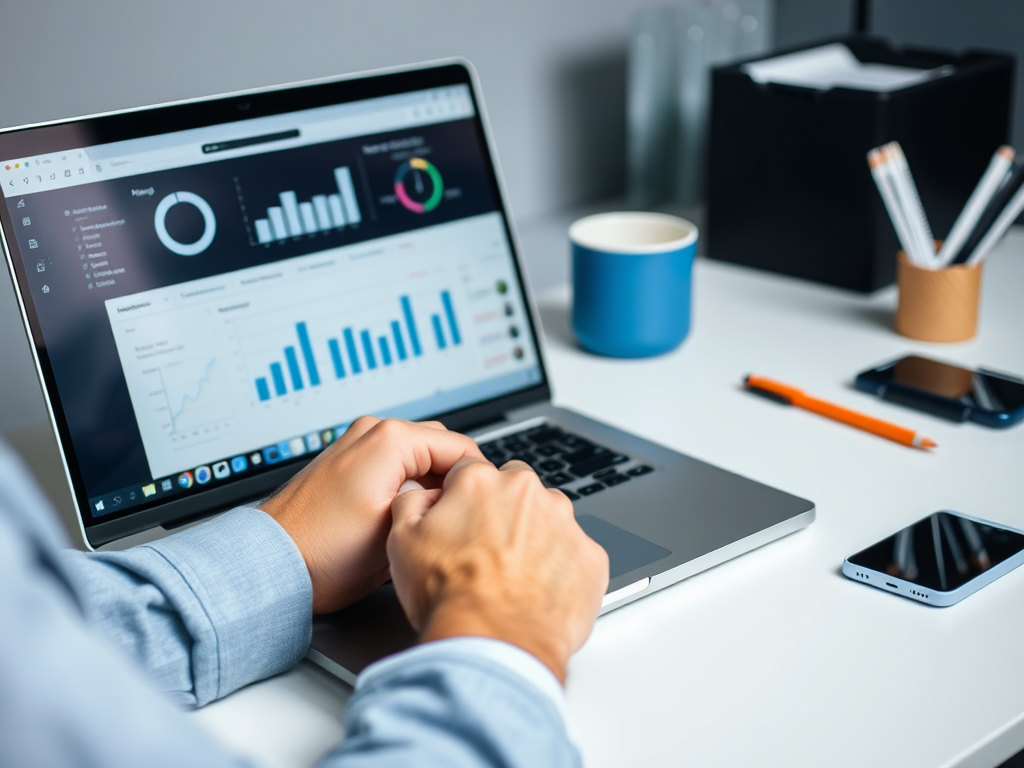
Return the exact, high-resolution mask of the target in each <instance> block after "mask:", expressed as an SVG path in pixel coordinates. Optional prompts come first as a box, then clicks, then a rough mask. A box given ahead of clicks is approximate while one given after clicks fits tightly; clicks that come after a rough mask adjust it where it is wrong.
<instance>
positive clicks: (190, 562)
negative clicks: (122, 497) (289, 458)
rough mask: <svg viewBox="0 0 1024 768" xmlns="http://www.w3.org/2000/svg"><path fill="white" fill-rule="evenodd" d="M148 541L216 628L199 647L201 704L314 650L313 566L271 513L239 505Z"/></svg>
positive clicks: (196, 670)
mask: <svg viewBox="0 0 1024 768" xmlns="http://www.w3.org/2000/svg"><path fill="white" fill-rule="evenodd" d="M144 547H145V548H147V549H151V550H154V551H155V552H156V553H158V554H159V555H160V556H162V558H163V559H164V560H166V561H167V562H168V563H169V564H170V565H171V566H172V567H173V568H174V569H175V570H176V571H177V572H178V573H179V574H180V576H181V578H182V579H184V581H185V582H186V583H187V585H188V587H189V589H190V590H191V592H192V593H193V594H194V595H195V597H196V599H197V600H198V602H199V604H200V605H201V609H202V613H203V614H204V616H205V621H208V623H209V627H210V629H211V630H212V632H211V634H212V637H210V638H206V637H203V635H205V634H206V633H205V632H201V633H199V635H200V637H199V638H197V639H198V640H199V642H197V643H196V646H194V648H193V665H194V669H193V674H194V677H195V680H196V688H197V690H196V696H197V699H198V703H199V704H203V703H205V702H207V701H211V700H213V699H217V698H220V697H221V696H225V695H227V694H228V693H230V692H232V691H234V690H236V689H238V688H241V687H242V686H244V685H248V684H249V683H251V682H254V681H256V680H261V679H263V678H265V677H269V676H271V675H274V674H278V673H279V672H283V671H285V670H287V669H290V668H291V667H292V666H294V665H295V664H296V663H297V662H298V660H299V659H301V658H302V657H303V655H304V654H305V653H306V651H307V650H308V648H309V641H310V637H311V635H312V622H313V586H312V583H311V582H310V579H309V571H308V569H307V568H306V563H305V561H304V560H303V559H302V555H301V553H300V552H299V550H298V547H296V546H295V542H294V541H292V539H291V537H290V536H288V534H287V533H286V532H285V531H284V529H283V528H281V526H280V525H278V523H277V521H276V520H274V519H273V518H272V517H270V515H268V514H267V513H266V512H263V511H262V510H260V509H256V508H254V507H239V508H237V509H233V510H231V511H230V512H226V513H224V514H223V515H220V516H219V517H217V518H214V519H213V520H211V521H209V522H207V523H204V524H202V525H199V526H196V527H195V528H190V529H188V530H185V531H181V532H180V533H176V534H174V535H173V536H168V537H166V538H164V539H161V540H159V541H156V542H153V543H151V544H146V545H144ZM200 623H205V622H200ZM204 641H205V642H204ZM207 681H208V682H207ZM204 683H207V684H205V685H204ZM204 689H205V690H204Z"/></svg>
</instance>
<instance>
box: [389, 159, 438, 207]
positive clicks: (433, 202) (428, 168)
mask: <svg viewBox="0 0 1024 768" xmlns="http://www.w3.org/2000/svg"><path fill="white" fill-rule="evenodd" d="M413 169H415V170H418V171H423V172H424V173H426V174H427V176H428V177H429V178H430V183H431V185H432V186H433V187H434V190H433V191H432V192H431V193H430V197H428V198H427V199H426V201H424V202H422V203H418V202H416V201H415V200H413V199H412V197H410V196H409V193H408V192H407V191H406V189H405V177H406V176H407V175H408V174H409V172H410V171H412V170H413ZM395 195H396V196H397V197H398V202H400V203H401V204H402V205H403V206H405V207H406V208H408V209H409V210H410V211H412V212H413V213H428V212H429V211H432V210H434V209H435V208H437V206H438V205H440V203H441V197H442V195H444V182H442V181H441V173H440V172H439V171H438V170H437V168H435V167H434V166H433V165H431V164H430V163H428V162H427V161H426V160H424V159H423V158H422V157H412V158H410V159H409V160H407V161H406V162H404V163H402V164H401V165H400V166H399V168H398V173H396V174H395Z"/></svg>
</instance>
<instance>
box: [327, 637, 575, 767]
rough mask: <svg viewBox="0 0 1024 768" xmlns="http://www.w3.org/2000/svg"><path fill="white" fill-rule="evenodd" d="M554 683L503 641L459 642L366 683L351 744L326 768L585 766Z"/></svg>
mask: <svg viewBox="0 0 1024 768" xmlns="http://www.w3.org/2000/svg"><path fill="white" fill-rule="evenodd" d="M564 702H565V697H564V694H563V692H562V689H561V686H560V685H559V683H558V681H557V680H556V679H555V677H554V675H552V674H551V672H550V671H549V670H548V669H547V668H546V667H545V666H543V665H542V664H541V663H540V662H539V661H538V660H537V659H535V658H534V657H533V656H530V655H529V654H527V653H526V652H525V651H522V650H520V649H519V648H516V647H514V646H511V645H508V644H506V643H501V642H499V641H497V640H488V639H483V638H468V637H467V638H453V639H450V640H443V641H439V642H434V643H428V644H426V645H422V646H418V647H417V648H414V649H412V650H409V651H405V652H404V653H401V654H398V655H396V656H393V657H391V658H389V659H385V660H384V661H381V662H379V663H377V664H375V665H373V666H371V667H369V668H368V669H367V670H366V671H364V672H363V674H362V675H360V677H359V680H358V681H357V684H356V692H355V695H354V696H353V697H352V699H351V701H350V702H349V707H348V711H347V713H346V717H345V735H346V738H345V741H344V742H342V744H341V746H340V747H339V748H338V749H337V750H335V752H334V753H332V754H331V755H329V756H328V758H327V759H326V760H325V761H324V765H325V768H327V767H328V766H329V767H330V768H399V767H400V766H409V765H443V766H446V768H462V767H465V768H471V767H472V768H480V766H502V767H505V768H519V767H520V766H521V767H522V768H535V767H536V766H540V765H543V766H567V767H568V766H573V767H578V766H581V765H582V762H581V760H580V756H579V752H578V751H577V749H576V747H575V745H574V744H573V743H572V741H571V740H570V738H569V735H568V732H567V729H566V723H565V715H564V706H565V705H564Z"/></svg>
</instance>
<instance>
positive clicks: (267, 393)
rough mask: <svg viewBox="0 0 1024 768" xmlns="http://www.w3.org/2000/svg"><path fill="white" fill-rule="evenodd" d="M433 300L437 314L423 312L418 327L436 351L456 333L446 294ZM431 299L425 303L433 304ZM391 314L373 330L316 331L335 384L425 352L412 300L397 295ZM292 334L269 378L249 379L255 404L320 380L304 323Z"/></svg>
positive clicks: (453, 341)
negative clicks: (393, 314)
mask: <svg viewBox="0 0 1024 768" xmlns="http://www.w3.org/2000/svg"><path fill="white" fill-rule="evenodd" d="M428 299H429V297H428ZM437 299H439V300H440V307H441V311H440V312H433V313H430V314H424V315H423V316H422V317H423V320H422V321H421V322H422V323H423V327H425V326H426V325H429V326H430V328H431V330H430V331H427V332H426V333H427V337H428V338H430V335H431V334H432V335H433V339H434V345H433V346H434V348H435V349H436V351H438V352H440V351H442V350H445V349H449V348H450V347H456V346H459V345H461V344H462V334H461V332H460V330H459V321H458V318H457V316H456V311H455V305H454V303H453V302H452V297H451V294H450V293H449V292H448V291H440V293H439V294H437ZM437 299H435V300H432V301H430V303H432V304H434V306H437V304H436V303H435V301H437ZM395 310H396V314H398V315H400V316H399V317H397V318H395V319H392V320H389V321H387V322H386V323H384V324H382V325H381V327H380V328H377V329H374V328H368V327H362V328H357V327H353V326H351V325H348V326H344V327H342V328H335V329H324V328H322V327H321V328H319V330H320V333H321V334H322V335H320V336H318V337H317V338H319V339H320V340H321V342H322V343H321V345H320V347H319V351H320V353H321V354H322V355H323V357H322V358H321V360H322V361H330V365H329V366H328V365H327V364H326V363H324V364H323V370H324V371H325V372H326V371H333V372H334V378H335V380H341V379H346V378H349V377H354V376H359V375H360V374H362V373H364V372H369V371H376V370H379V369H386V368H390V367H392V366H395V365H398V364H401V363H403V362H407V361H410V360H413V359H415V358H417V357H422V356H423V355H424V354H425V353H427V352H429V351H430V350H424V347H423V344H422V343H421V337H420V327H421V322H418V321H417V319H416V318H417V314H416V311H415V308H414V306H413V302H412V299H411V298H410V297H409V296H400V297H399V298H398V302H397V306H396V307H395ZM321 325H322V324H321ZM324 331H326V333H324ZM294 333H295V337H294V338H295V343H291V344H287V345H285V346H284V347H283V348H281V352H280V354H281V358H280V359H278V360H276V361H274V362H272V363H270V364H269V366H268V368H267V369H268V371H269V376H257V377H255V379H254V380H253V385H254V386H255V389H256V396H257V398H258V399H259V401H260V402H267V401H269V400H272V399H273V398H275V397H284V396H285V395H288V394H292V393H296V392H302V391H303V390H305V389H307V388H313V387H319V386H320V385H321V384H322V382H323V380H322V378H321V364H320V362H318V360H317V351H318V347H317V345H316V344H315V343H314V339H313V336H312V335H311V332H310V327H309V325H308V324H307V322H306V321H305V320H302V321H299V322H297V323H295V324H294ZM428 343H429V342H428ZM286 374H287V375H286ZM328 376H329V374H328Z"/></svg>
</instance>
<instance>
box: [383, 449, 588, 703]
mask: <svg viewBox="0 0 1024 768" xmlns="http://www.w3.org/2000/svg"><path fill="white" fill-rule="evenodd" d="M391 509H392V515H393V518H394V522H393V524H392V528H391V533H390V535H389V537H388V543H387V549H388V558H389V560H390V562H391V576H392V579H393V580H394V583H395V590H396V592H397V593H398V599H399V600H400V601H401V603H402V607H403V608H404V609H405V613H406V616H408V618H409V621H410V622H411V623H412V625H413V627H415V628H416V629H417V630H418V631H420V632H421V639H422V640H423V641H424V642H429V641H432V640H441V639H443V638H448V637H459V636H466V635H472V636H482V637H493V638H495V639H498V640H504V641H505V642H508V643H511V644H513V645H516V646H518V647H520V648H522V649H523V650H525V651H527V652H528V653H531V654H533V655H534V656H535V657H536V658H538V659H539V660H540V661H541V662H543V663H544V664H545V665H547V667H548V668H549V669H550V670H551V671H552V672H553V673H554V674H555V676H556V677H558V679H559V680H560V681H562V683H563V684H564V682H565V675H566V667H567V665H568V662H569V657H570V656H572V654H574V653H575V652H576V651H578V650H579V649H580V648H581V647H582V646H583V643H585V642H586V640H587V638H588V637H589V636H590V632H591V630H592V629H593V625H594V620H595V619H596V618H597V614H598V611H599V610H600V608H601V599H602V597H603V596H604V593H605V590H606V589H607V588H608V555H607V554H606V553H605V551H604V549H602V548H601V546H600V545H599V544H597V543H596V542H595V541H594V540H593V539H591V538H590V537H589V536H587V535H586V534H585V533H584V532H583V529H582V528H580V526H579V524H578V523H577V522H576V519H575V518H574V517H573V512H572V503H571V502H570V501H569V499H568V498H567V497H566V496H565V494H563V493H561V492H560V491H556V490H550V489H547V488H545V487H544V486H543V485H542V484H541V482H540V479H539V478H538V477H537V475H536V473H535V472H534V471H533V470H532V469H530V468H529V467H528V466H527V465H526V464H523V463H522V462H519V461H511V462H509V463H508V464H506V465H505V466H503V467H502V468H501V469H500V470H498V469H495V468H494V467H493V466H492V465H491V464H490V463H489V462H488V461H486V460H485V459H482V458H474V457H467V458H463V459H461V460H459V461H458V462H457V463H456V464H455V466H453V467H452V469H451V470H450V471H449V472H448V473H447V475H446V476H445V480H444V486H443V489H437V490H409V491H406V492H404V493H400V494H399V495H398V496H397V497H396V498H395V500H394V502H393V503H392V507H391Z"/></svg>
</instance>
